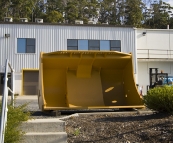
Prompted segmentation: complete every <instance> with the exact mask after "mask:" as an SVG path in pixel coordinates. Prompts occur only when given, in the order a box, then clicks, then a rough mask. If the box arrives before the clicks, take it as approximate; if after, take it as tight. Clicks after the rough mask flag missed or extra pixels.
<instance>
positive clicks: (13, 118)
mask: <svg viewBox="0 0 173 143" xmlns="http://www.w3.org/2000/svg"><path fill="white" fill-rule="evenodd" d="M0 106H1V105H0ZM30 118H31V117H30V112H28V111H27V104H23V105H20V106H17V107H14V108H13V106H12V105H8V113H7V126H6V129H5V138H4V142H5V143H20V142H21V139H22V136H23V135H24V132H22V131H21V130H20V128H19V127H20V125H21V124H22V121H27V120H28V119H30Z"/></svg>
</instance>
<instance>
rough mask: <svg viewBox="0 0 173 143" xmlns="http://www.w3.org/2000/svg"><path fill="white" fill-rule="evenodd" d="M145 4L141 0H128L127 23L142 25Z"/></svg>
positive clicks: (126, 9) (126, 8)
mask: <svg viewBox="0 0 173 143" xmlns="http://www.w3.org/2000/svg"><path fill="white" fill-rule="evenodd" d="M144 6H145V5H144V4H143V3H142V1H141V0H126V7H125V24H126V25H132V26H135V27H141V26H142V20H143V14H142V10H143V8H144Z"/></svg>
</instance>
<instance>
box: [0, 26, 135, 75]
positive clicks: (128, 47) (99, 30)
mask: <svg viewBox="0 0 173 143" xmlns="http://www.w3.org/2000/svg"><path fill="white" fill-rule="evenodd" d="M0 31H1V32H0V65H1V71H2V65H4V63H5V59H6V58H8V59H9V60H10V61H11V63H12V65H13V66H14V67H15V70H16V72H20V71H21V69H23V68H38V61H39V53H40V52H53V51H60V50H67V39H94V40H121V49H122V52H127V53H129V52H131V53H133V57H134V59H135V58H136V52H135V47H136V45H135V30H134V29H133V28H129V27H127V28H126V27H106V26H103V27H96V26H63V25H43V24H0ZM5 34H10V37H9V38H5V37H4V35H5ZM17 38H35V39H36V53H34V54H18V53H17V52H16V50H17Z"/></svg>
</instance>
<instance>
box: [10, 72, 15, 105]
mask: <svg viewBox="0 0 173 143" xmlns="http://www.w3.org/2000/svg"><path fill="white" fill-rule="evenodd" d="M14 85H15V84H14V71H12V73H11V90H12V91H13V92H12V93H11V104H12V106H13V107H14V88H15V86H14Z"/></svg>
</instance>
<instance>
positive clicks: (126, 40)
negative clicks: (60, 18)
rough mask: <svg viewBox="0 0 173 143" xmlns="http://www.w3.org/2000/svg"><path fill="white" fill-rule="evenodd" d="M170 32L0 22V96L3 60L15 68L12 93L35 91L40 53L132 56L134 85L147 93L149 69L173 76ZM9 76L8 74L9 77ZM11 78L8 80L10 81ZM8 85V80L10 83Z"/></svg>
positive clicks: (172, 47) (94, 26)
mask: <svg viewBox="0 0 173 143" xmlns="http://www.w3.org/2000/svg"><path fill="white" fill-rule="evenodd" d="M172 39H173V29H172V30H171V29H164V30H155V29H136V28H133V27H116V26H109V25H83V24H74V25H64V24H46V23H25V22H21V23H13V22H1V23H0V81H1V84H0V94H1V93H2V90H3V89H2V87H3V72H4V65H5V60H6V59H9V61H10V62H11V64H12V66H13V68H14V69H15V93H16V94H19V95H35V94H37V91H38V68H39V55H40V52H53V51H64V50H100V51H102V50H103V51H104V50H113V51H121V52H125V53H132V54H133V61H134V75H135V79H136V83H137V84H139V86H143V92H144V93H146V91H147V86H148V85H149V68H158V69H159V72H160V71H161V70H162V71H164V73H168V75H169V76H173V64H172V60H173V54H172V53H173V40H172ZM9 77H10V75H9ZM9 79H10V78H9ZM9 83H10V80H9Z"/></svg>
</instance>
